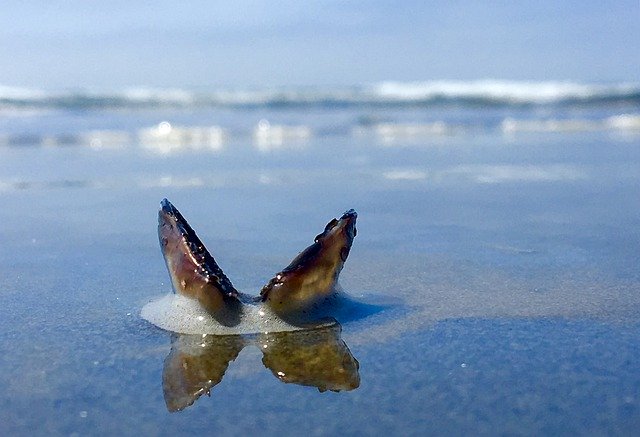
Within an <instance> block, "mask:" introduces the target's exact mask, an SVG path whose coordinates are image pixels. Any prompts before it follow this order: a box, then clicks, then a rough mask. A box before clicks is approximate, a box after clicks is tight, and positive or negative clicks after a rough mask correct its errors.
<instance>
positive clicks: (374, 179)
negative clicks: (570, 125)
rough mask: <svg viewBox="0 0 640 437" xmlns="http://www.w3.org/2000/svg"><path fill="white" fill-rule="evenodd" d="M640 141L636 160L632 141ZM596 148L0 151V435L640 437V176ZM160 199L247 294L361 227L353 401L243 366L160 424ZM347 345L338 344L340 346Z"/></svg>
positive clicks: (521, 142)
mask: <svg viewBox="0 0 640 437" xmlns="http://www.w3.org/2000/svg"><path fill="white" fill-rule="evenodd" d="M636 140H637V137H636ZM636 140H634V139H631V140H629V139H628V138H622V139H621V138H615V137H611V136H610V135H608V134H606V133H595V134H594V133H584V134H580V133H578V134H557V135H545V134H536V135H524V136H519V137H516V138H513V137H510V138H506V137H503V136H501V135H485V136H481V137H479V138H472V137H470V136H463V137H451V138H439V139H437V140H430V139H428V138H427V139H424V138H423V139H420V140H419V141H414V142H412V143H407V144H404V143H403V144H401V145H398V146H397V147H396V146H389V145H385V144H378V145H376V144H372V143H371V142H370V141H369V140H368V139H361V140H354V139H353V138H342V137H336V138H321V139H310V140H308V141H306V142H303V143H302V144H301V145H299V147H298V146H296V147H292V148H289V149H287V148H283V149H279V150H274V151H271V152H269V153H262V152H259V151H256V149H254V148H253V147H252V146H251V145H250V144H247V143H244V142H238V143H232V144H228V145H227V146H226V148H225V149H224V150H223V151H220V152H215V153H209V152H201V151H195V152H194V151H186V152H178V153H174V154H171V155H154V154H152V153H149V152H148V151H144V150H138V149H135V150H132V149H130V148H125V149H115V150H101V151H96V150H91V149H85V148H78V147H69V148H50V149H46V148H2V149H0V156H2V161H1V163H0V171H2V172H3V173H1V174H2V175H3V179H2V182H3V185H2V186H1V188H2V190H1V191H0V196H1V197H0V198H1V200H2V208H1V209H0V220H1V222H2V226H1V227H0V241H1V242H2V246H3V247H2V250H1V251H0V321H1V322H0V323H2V330H1V332H0V339H1V341H0V344H1V345H2V354H0V357H1V358H0V370H1V372H0V385H1V386H3V387H5V389H4V390H3V393H2V394H1V395H0V406H2V408H0V430H2V432H3V433H4V434H13V433H25V432H27V431H28V430H34V429H37V430H38V433H42V434H49V433H53V434H59V435H61V434H66V435H69V434H74V433H78V434H87V433H89V434H91V433H93V432H95V430H96V429H99V430H100V432H101V433H127V434H130V433H134V432H142V433H155V434H171V433H174V432H180V433H197V432H213V431H215V432H218V433H229V434H231V433H234V434H237V433H245V432H267V433H272V434H276V433H278V434H300V433H311V434H319V435H325V434H335V433H343V434H347V435H348V434H381V433H391V432H396V433H397V432H400V433H402V434H407V435H424V433H425V432H426V433H433V434H441V435H442V434H452V433H453V434H456V433H480V434H495V433H499V434H558V433H561V434H573V433H577V434H632V433H633V431H634V430H637V429H638V427H639V426H640V407H639V402H640V398H639V393H640V367H639V365H638V363H640V351H639V349H638V348H637V345H638V341H639V340H640V329H639V328H640V324H639V323H638V321H637V320H638V314H639V313H640V271H639V270H638V266H637V260H638V256H639V255H640V234H639V231H638V229H640V226H639V225H640V216H639V213H638V211H640V209H639V208H638V207H639V206H640V202H639V200H638V199H640V188H639V187H640V184H639V183H638V182H640V173H639V172H638V170H637V169H638V168H640V152H639V150H638V148H637V141H636ZM163 197H168V198H169V199H171V200H172V201H173V202H174V203H175V204H176V206H177V207H179V208H180V210H181V211H182V212H183V214H184V215H185V216H186V217H187V218H188V220H189V222H190V224H191V225H192V226H193V227H194V228H195V229H196V231H197V232H198V234H199V236H200V237H201V239H202V240H203V242H204V243H205V244H206V245H207V247H208V248H209V250H210V251H211V252H212V253H213V255H214V256H215V257H216V259H217V261H218V262H219V264H220V265H221V267H222V268H223V269H224V271H225V272H226V274H227V275H228V276H229V278H230V279H231V280H232V282H233V283H234V285H235V286H236V288H238V289H240V290H243V291H246V292H250V293H254V294H255V293H256V292H257V291H258V290H259V289H260V287H261V286H262V285H264V282H265V281H266V280H268V279H269V278H270V277H271V276H272V275H273V274H274V273H275V272H277V271H279V270H280V269H281V268H282V267H284V266H286V265H287V264H288V262H289V261H290V260H291V258H292V257H293V256H294V255H295V254H296V253H297V252H298V251H299V250H302V249H303V248H304V247H306V246H307V245H308V244H309V243H310V242H311V241H312V238H313V237H314V236H315V235H316V234H317V233H318V232H319V231H320V230H322V228H323V226H324V225H325V224H326V222H327V221H328V220H329V219H330V218H332V217H335V216H338V215H339V214H341V213H342V212H343V211H344V210H346V209H348V208H355V209H356V210H357V211H358V213H359V219H358V236H357V238H356V240H355V243H354V246H353V249H352V252H351V254H350V256H349V260H348V262H347V263H346V266H345V269H344V271H343V273H342V275H341V278H342V280H341V283H342V285H343V288H344V289H345V292H346V293H349V294H350V295H351V296H353V297H354V298H355V299H357V300H358V301H361V302H366V303H367V304H369V305H370V306H368V307H367V306H363V307H361V308H360V309H358V308H355V309H353V308H352V309H351V311H350V312H346V313H344V314H338V315H337V319H338V321H339V322H340V324H341V325H342V333H341V340H342V341H344V344H345V345H346V346H347V347H348V349H349V351H350V354H351V355H352V356H353V357H354V358H355V359H356V360H357V361H358V363H359V370H358V372H359V386H358V387H357V388H355V389H352V390H349V391H341V392H338V393H333V392H330V391H328V392H324V393H320V392H319V391H318V389H317V388H315V387H313V386H309V385H298V384H296V383H294V382H290V383H283V382H282V381H280V380H279V378H278V377H277V375H275V376H276V377H275V378H274V374H272V372H271V371H269V369H268V368H265V366H264V365H263V363H262V362H261V361H262V360H263V354H262V352H261V350H260V348H259V347H244V348H243V349H242V350H241V351H240V352H238V354H237V358H235V359H234V360H233V361H231V362H230V363H229V365H228V368H227V370H226V372H225V374H224V377H223V378H221V381H220V383H219V384H217V385H215V386H214V387H213V388H212V390H211V397H210V398H209V397H206V396H203V397H201V398H200V399H198V400H197V401H196V402H195V403H194V404H193V405H192V406H190V407H188V408H186V409H184V410H183V411H181V412H177V413H170V412H169V411H168V410H167V404H166V402H165V395H164V392H163V385H162V384H163V366H164V362H165V359H166V357H167V356H168V355H169V354H170V351H171V344H172V338H171V335H170V334H169V333H167V332H164V331H162V330H160V329H158V328H156V327H154V326H152V325H150V324H148V323H147V322H145V321H144V320H142V319H141V318H140V316H139V313H140V309H141V308H142V306H143V305H144V304H145V303H147V302H148V301H149V300H151V299H153V298H157V297H159V296H161V295H163V294H165V293H167V292H168V291H170V283H169V277H168V274H167V272H166V270H165V266H164V263H163V260H162V256H161V254H160V250H159V247H158V243H157V236H156V212H157V208H158V204H159V201H160V200H161V199H162V198H163ZM338 344H339V343H338Z"/></svg>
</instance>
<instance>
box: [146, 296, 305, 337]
mask: <svg viewBox="0 0 640 437" xmlns="http://www.w3.org/2000/svg"><path fill="white" fill-rule="evenodd" d="M140 316H141V317H142V318H143V319H145V320H146V321H148V322H150V323H152V324H154V325H156V326H158V327H159V328H162V329H164V330H167V331H172V332H177V333H180V334H213V335H234V334H255V333H259V332H282V331H299V330H302V329H306V328H308V325H307V326H296V325H292V324H289V323H287V322H285V321H283V320H282V319H281V318H280V317H278V316H277V315H275V314H274V313H273V312H272V311H271V310H270V309H269V308H268V307H267V306H266V305H261V304H257V305H252V304H243V305H242V313H241V315H240V318H239V323H238V324H237V325H234V326H224V325H221V324H220V322H218V321H217V320H216V319H215V318H213V317H212V316H211V314H209V313H208V312H207V311H206V310H205V309H204V308H202V306H200V304H199V303H198V302H197V301H196V300H193V299H190V298H188V297H185V296H181V295H179V294H173V293H170V294H167V295H165V296H163V297H161V298H159V299H157V300H153V301H151V302H149V303H148V304H146V305H145V306H144V307H143V308H142V311H141V312H140Z"/></svg>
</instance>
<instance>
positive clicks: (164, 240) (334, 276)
mask: <svg viewBox="0 0 640 437" xmlns="http://www.w3.org/2000/svg"><path fill="white" fill-rule="evenodd" d="M357 216H358V215H357V213H356V212H355V211H354V210H353V209H351V210H349V211H347V212H345V213H344V214H343V215H342V216H341V217H340V218H339V219H333V220H331V221H330V222H329V223H328V224H327V226H326V227H325V229H324V231H323V232H322V233H321V234H319V235H318V236H316V238H315V240H314V242H313V244H311V245H310V246H309V247H307V248H306V249H305V250H303V251H302V252H301V253H300V254H299V255H298V256H297V257H295V258H294V259H293V261H291V263H290V264H289V265H288V266H287V267H285V268H284V269H283V270H282V271H280V272H279V273H277V274H276V275H275V276H274V277H273V278H272V279H271V280H269V281H268V282H267V284H266V285H265V286H264V287H262V290H261V291H260V295H259V296H256V297H252V296H249V295H246V294H243V293H241V292H239V291H238V290H236V288H235V287H234V286H233V284H232V283H231V281H230V280H229V279H228V278H227V276H226V275H225V274H224V272H223V271H222V269H221V268H220V267H219V266H218V263H217V262H216V261H215V259H214V258H213V256H211V254H210V253H209V252H208V251H207V249H206V248H205V246H204V244H202V242H201V241H200V239H199V238H198V236H197V235H196V233H195V232H194V230H193V229H192V228H191V226H189V224H188V223H187V221H186V220H185V219H184V217H183V216H182V214H180V212H179V211H178V209H177V208H176V207H174V206H173V205H172V204H171V202H169V201H168V200H167V199H164V200H163V201H162V202H161V208H160V211H159V213H158V237H159V240H160V247H161V249H162V254H163V255H164V259H165V262H166V264H167V269H168V270H169V274H170V276H171V282H172V284H173V289H174V291H175V292H176V293H178V294H181V295H184V296H187V297H190V298H192V299H195V300H197V301H198V302H199V303H200V305H201V306H202V307H204V308H205V309H206V310H207V311H208V312H209V313H210V314H211V315H212V316H214V317H215V318H216V320H218V321H220V322H221V323H223V324H227V323H226V322H225V321H227V320H229V319H233V318H235V317H237V316H238V314H239V313H241V312H242V310H243V305H249V304H254V305H255V304H258V305H260V304H264V305H266V306H268V307H269V308H270V309H271V310H272V311H273V312H275V313H276V314H277V315H278V316H281V317H283V318H289V317H295V316H296V315H299V314H302V313H305V312H306V311H308V310H310V309H312V308H313V307H314V306H316V305H317V304H319V303H321V302H322V301H324V300H326V299H327V298H329V297H331V296H332V295H333V294H334V292H335V290H336V285H337V280H338V276H339V275H340V272H341V271H342V267H343V266H344V262H345V261H346V260H347V257H348V256H349V251H350V250H351V245H352V243H353V239H354V238H355V236H356V218H357Z"/></svg>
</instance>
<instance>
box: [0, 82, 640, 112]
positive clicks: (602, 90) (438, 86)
mask: <svg viewBox="0 0 640 437" xmlns="http://www.w3.org/2000/svg"><path fill="white" fill-rule="evenodd" d="M606 103H611V104H625V103H631V104H640V83H614V84H588V83H576V82H550V81H547V82H523V81H500V80H480V81H427V82H381V83H376V84H369V85H359V86H352V87H325V88H318V87H281V88H264V89H224V90H216V91H191V90H183V89H152V88H133V89H126V90H119V91H109V92H104V91H101V92H98V91H86V90H80V91H59V92H52V91H44V90H37V89H29V88H16V87H7V86H0V108H69V109H91V108H96V109H100V108H138V107H144V108H148V107H151V108H153V107H207V106H211V107H215V106H227V107H234V106H237V107H252V106H266V107H283V106H284V107H286V106H319V107H323V106H330V107H331V106H358V105H364V106H416V105H423V106H429V105H442V104H454V105H462V106H464V105H473V106H477V105H503V106H510V105H517V106H521V105H574V104H578V105H590V104H591V105H599V104H606Z"/></svg>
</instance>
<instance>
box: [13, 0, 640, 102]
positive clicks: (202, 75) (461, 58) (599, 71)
mask: <svg viewBox="0 0 640 437" xmlns="http://www.w3.org/2000/svg"><path fill="white" fill-rule="evenodd" d="M443 79H444V80H476V79H505V80H535V81H538V80H563V81H564V80H570V81H580V82H611V81H632V82H634V81H636V82H637V81H640V2H639V1H638V0H620V1H615V2H603V1H595V0H582V1H574V0H568V1H557V0H539V1H535V2H534V1H527V2H525V1H485V2H476V1H456V0H452V1H430V0H423V1H416V0H407V1H387V2H383V1H360V0H353V1H315V2H306V1H299V0H285V1H278V0H272V1H247V0H236V1H233V2H221V1H218V2H214V1H211V0H207V1H202V0H196V1H190V2H181V1H177V0H174V1H166V0H157V1H153V2H151V1H137V2H132V1H130V0H127V1H123V0H110V1H103V0H100V1H97V0H66V1H65V0H56V1H52V0H40V1H35V0H33V1H28V0H27V1H15V0H4V1H3V5H2V10H1V11H0V85H3V86H18V87H35V88H40V89H63V88H64V89H74V88H96V89H113V88H121V87H132V86H148V87H179V88H217V87H227V88H229V87H231V88H233V87H239V88H242V87H261V86H262V87H264V86H281V85H293V86H303V85H309V86H314V85H316V86H327V85H353V84H362V83H371V82H379V81H385V80H396V81H426V80H443Z"/></svg>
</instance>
